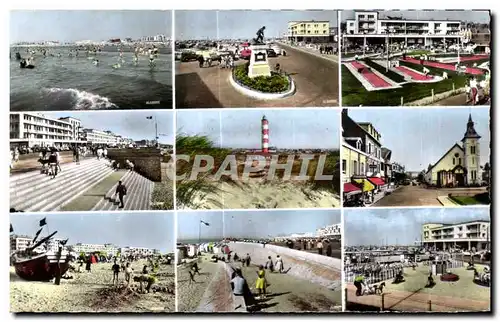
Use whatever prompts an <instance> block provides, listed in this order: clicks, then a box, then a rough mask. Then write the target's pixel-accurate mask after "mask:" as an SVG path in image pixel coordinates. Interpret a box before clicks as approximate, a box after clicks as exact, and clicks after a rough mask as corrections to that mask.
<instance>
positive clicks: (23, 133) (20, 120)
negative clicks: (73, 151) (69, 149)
mask: <svg viewBox="0 0 500 322" xmlns="http://www.w3.org/2000/svg"><path fill="white" fill-rule="evenodd" d="M79 127H80V121H79V120H77V119H75V118H70V117H67V118H64V119H55V118H50V117H47V116H45V115H43V114H42V113H28V112H23V113H11V114H10V142H11V144H12V143H13V144H16V145H18V146H27V147H33V146H35V145H38V146H49V147H51V146H55V147H61V146H63V145H70V144H72V143H77V142H80V141H79V136H78V132H79Z"/></svg>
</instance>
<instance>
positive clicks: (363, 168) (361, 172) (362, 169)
mask: <svg viewBox="0 0 500 322" xmlns="http://www.w3.org/2000/svg"><path fill="white" fill-rule="evenodd" d="M359 174H361V175H364V174H365V164H364V163H363V162H361V169H360V171H359Z"/></svg>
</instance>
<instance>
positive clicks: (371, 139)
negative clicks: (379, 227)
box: [342, 109, 392, 197]
mask: <svg viewBox="0 0 500 322" xmlns="http://www.w3.org/2000/svg"><path fill="white" fill-rule="evenodd" d="M342 138H343V143H342V182H343V184H344V190H343V191H344V197H351V196H354V195H360V196H365V197H373V193H371V194H370V192H375V191H377V190H382V189H385V188H386V187H387V184H388V183H389V182H390V181H391V180H392V166H391V161H390V158H391V154H392V153H391V151H390V150H389V149H387V148H383V147H382V143H381V134H380V133H379V131H377V129H376V128H375V127H374V126H373V124H372V123H367V122H356V121H354V120H353V119H351V118H350V117H349V115H348V112H347V109H344V110H343V111H342Z"/></svg>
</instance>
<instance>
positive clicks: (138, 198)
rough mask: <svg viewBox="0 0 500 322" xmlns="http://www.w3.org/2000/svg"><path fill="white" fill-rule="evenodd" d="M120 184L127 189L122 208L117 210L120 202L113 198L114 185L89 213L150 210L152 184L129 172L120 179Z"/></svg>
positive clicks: (116, 197) (144, 178) (146, 179)
mask: <svg viewBox="0 0 500 322" xmlns="http://www.w3.org/2000/svg"><path fill="white" fill-rule="evenodd" d="M121 181H122V184H124V185H125V187H127V195H125V197H124V198H123V200H124V203H125V205H124V207H123V208H119V205H120V202H119V199H118V196H114V194H115V191H116V187H117V186H118V183H116V184H115V185H114V186H113V187H112V188H111V189H109V191H108V192H107V193H106V196H105V197H104V198H103V199H102V200H101V201H99V202H98V203H97V204H96V205H95V206H94V207H93V208H92V210H91V211H114V210H150V209H151V195H152V193H153V188H154V183H153V181H151V180H149V179H148V178H146V177H143V176H142V175H140V174H138V173H137V172H133V171H129V172H127V173H126V174H125V175H124V176H123V177H122V178H121Z"/></svg>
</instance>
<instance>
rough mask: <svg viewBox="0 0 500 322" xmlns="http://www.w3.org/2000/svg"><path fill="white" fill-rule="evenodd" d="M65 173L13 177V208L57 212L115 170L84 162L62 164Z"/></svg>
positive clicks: (103, 163)
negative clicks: (53, 176) (54, 175)
mask: <svg viewBox="0 0 500 322" xmlns="http://www.w3.org/2000/svg"><path fill="white" fill-rule="evenodd" d="M61 169H62V171H60V172H59V173H58V175H57V176H56V177H55V178H54V179H52V176H49V175H46V174H42V173H40V171H38V170H37V171H30V172H28V173H23V174H18V175H12V176H11V177H10V207H11V208H15V209H16V210H18V211H24V212H36V211H58V210H59V209H61V208H62V207H64V206H65V205H67V204H68V203H70V202H71V201H73V200H74V199H76V198H77V197H78V196H80V195H81V194H83V193H84V192H85V191H87V190H88V189H90V188H92V187H93V186H94V185H96V184H97V183H99V182H100V181H101V180H103V179H104V178H106V177H107V176H108V175H110V174H111V173H112V172H113V171H114V170H113V169H112V168H111V167H110V163H109V162H108V161H106V160H97V159H91V160H83V161H81V162H80V164H79V165H77V164H76V163H69V164H62V165H61Z"/></svg>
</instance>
